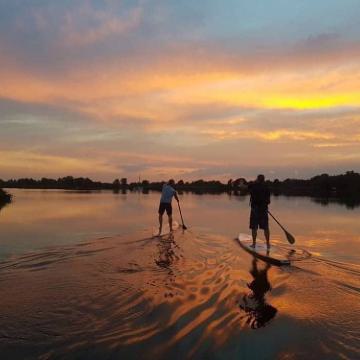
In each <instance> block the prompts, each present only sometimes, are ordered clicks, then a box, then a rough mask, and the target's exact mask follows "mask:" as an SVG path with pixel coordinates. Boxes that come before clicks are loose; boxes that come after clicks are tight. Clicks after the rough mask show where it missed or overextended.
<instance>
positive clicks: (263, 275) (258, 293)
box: [239, 258, 277, 329]
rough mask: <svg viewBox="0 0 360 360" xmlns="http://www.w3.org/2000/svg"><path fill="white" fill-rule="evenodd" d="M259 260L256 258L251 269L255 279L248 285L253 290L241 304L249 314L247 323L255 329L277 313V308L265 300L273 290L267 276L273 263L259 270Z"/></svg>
mask: <svg viewBox="0 0 360 360" xmlns="http://www.w3.org/2000/svg"><path fill="white" fill-rule="evenodd" d="M257 262H258V260H257V259H255V258H254V259H253V261H252V268H251V269H250V274H251V275H252V277H253V281H251V282H250V283H249V284H247V286H248V288H249V289H250V290H251V292H250V293H249V294H246V295H244V296H243V298H242V300H243V303H240V305H239V306H240V308H241V309H243V310H244V311H245V312H246V313H247V314H248V320H247V323H248V324H250V326H251V328H253V329H257V328H260V327H263V326H265V325H266V324H267V323H268V322H269V321H270V320H271V319H272V318H274V317H275V315H276V313H277V309H276V308H275V307H273V306H272V305H270V304H267V303H266V300H265V294H266V293H267V292H268V291H270V290H271V285H270V282H269V279H268V277H267V272H268V270H269V269H270V268H271V265H270V264H268V263H266V266H265V268H263V269H260V270H259V269H258V266H257Z"/></svg>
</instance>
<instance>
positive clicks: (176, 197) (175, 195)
mask: <svg viewBox="0 0 360 360" xmlns="http://www.w3.org/2000/svg"><path fill="white" fill-rule="evenodd" d="M174 198H175V199H176V201H177V202H179V198H178V196H177V192H176V191H175V193H174Z"/></svg>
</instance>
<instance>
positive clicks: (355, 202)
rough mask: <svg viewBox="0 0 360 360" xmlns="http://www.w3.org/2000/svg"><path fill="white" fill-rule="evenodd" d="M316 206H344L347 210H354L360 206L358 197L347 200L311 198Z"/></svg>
mask: <svg viewBox="0 0 360 360" xmlns="http://www.w3.org/2000/svg"><path fill="white" fill-rule="evenodd" d="M311 200H312V201H313V202H315V203H316V204H320V205H322V206H329V205H330V204H339V205H345V207H346V208H347V209H355V208H357V207H359V206H360V197H351V198H350V197H348V198H339V197H333V198H311Z"/></svg>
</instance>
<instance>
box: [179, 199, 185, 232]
mask: <svg viewBox="0 0 360 360" xmlns="http://www.w3.org/2000/svg"><path fill="white" fill-rule="evenodd" d="M177 203H178V206H179V212H180V217H181V222H182V227H183V229H184V230H186V226H185V225H184V219H183V216H182V213H181V208H180V202H179V201H178V202H177Z"/></svg>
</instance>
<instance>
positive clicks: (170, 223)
mask: <svg viewBox="0 0 360 360" xmlns="http://www.w3.org/2000/svg"><path fill="white" fill-rule="evenodd" d="M169 227H170V231H173V228H172V215H169Z"/></svg>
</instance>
